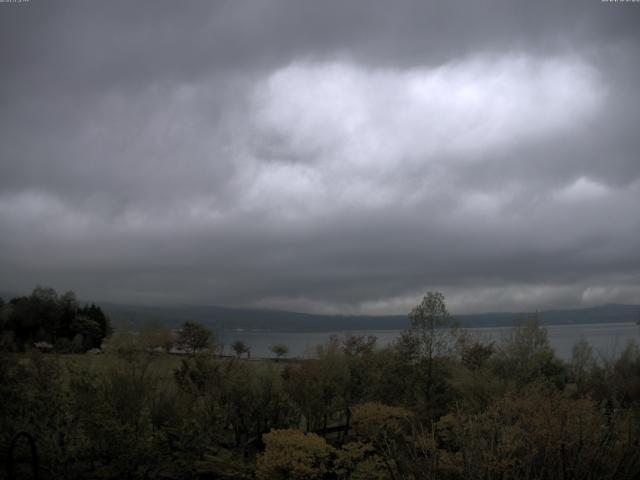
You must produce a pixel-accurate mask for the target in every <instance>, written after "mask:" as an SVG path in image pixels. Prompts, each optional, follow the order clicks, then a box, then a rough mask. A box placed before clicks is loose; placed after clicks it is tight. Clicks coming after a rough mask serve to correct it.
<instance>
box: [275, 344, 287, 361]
mask: <svg viewBox="0 0 640 480" xmlns="http://www.w3.org/2000/svg"><path fill="white" fill-rule="evenodd" d="M271 351H272V352H273V354H274V355H275V356H276V357H277V358H278V360H280V359H281V358H282V357H286V356H287V355H288V354H289V347H287V346H286V345H285V344H283V343H276V344H275V345H272V346H271Z"/></svg>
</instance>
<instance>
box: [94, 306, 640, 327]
mask: <svg viewBox="0 0 640 480" xmlns="http://www.w3.org/2000/svg"><path fill="white" fill-rule="evenodd" d="M101 305H103V308H104V309H105V311H106V312H107V314H108V315H109V316H110V318H111V320H112V322H113V324H114V326H115V327H116V328H118V327H120V326H131V327H132V328H139V327H143V326H149V325H167V326H178V325H180V324H181V323H182V322H184V321H186V320H193V321H197V322H200V323H203V324H206V325H209V326H212V327H215V328H217V329H237V328H242V329H245V330H256V329H259V330H271V331H283V332H285V331H288V332H293V331H295V332H304V331H308V332H314V331H315V332H325V331H341V330H399V329H403V328H405V327H407V326H408V318H407V316H406V315H382V316H373V315H315V314H309V313H297V312H287V311H276V310H252V309H239V308H225V307H216V306H173V307H151V306H132V305H117V304H108V303H107V304H105V303H101ZM528 315H531V312H522V313H517V312H512V313H481V314H471V315H455V314H454V318H455V320H457V321H458V323H459V325H460V326H462V327H497V326H510V325H512V324H513V323H514V321H516V320H518V318H522V317H525V316H528ZM639 315H640V305H613V304H610V305H601V306H597V307H591V308H581V309H572V310H548V311H541V312H538V319H539V320H540V323H541V324H543V325H562V324H571V323H605V322H612V323H613V322H635V321H637V320H638V318H639Z"/></svg>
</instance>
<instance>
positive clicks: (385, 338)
mask: <svg viewBox="0 0 640 480" xmlns="http://www.w3.org/2000/svg"><path fill="white" fill-rule="evenodd" d="M545 328H546V329H547V333H548V336H549V343H550V344H551V346H552V347H553V348H554V350H555V352H556V355H558V356H559V357H560V358H562V359H565V360H568V359H569V358H571V350H572V348H573V345H574V344H575V343H576V342H577V341H579V340H580V339H585V340H586V341H588V342H589V343H590V344H591V346H592V347H593V349H594V352H595V353H596V354H598V355H600V356H602V357H604V358H607V359H611V358H615V357H616V356H618V355H620V353H621V352H622V350H624V348H625V347H626V345H627V344H628V343H629V341H630V340H632V339H633V340H635V341H636V342H637V343H640V326H638V325H636V324H635V323H602V324H573V325H550V326H546V327H545ZM509 329H510V327H495V328H468V329H466V330H468V331H469V332H474V333H477V334H478V335H480V336H481V337H482V338H483V339H485V340H486V341H495V342H497V343H499V342H500V339H501V338H502V335H504V333H505V332H506V331H508V330H509ZM400 332H401V331H400V330H359V331H348V332H345V331H343V332H312V333H295V332H293V333H287V332H269V331H235V330H233V331H229V330H227V331H225V332H224V334H223V338H222V341H223V342H224V343H225V344H226V345H225V353H227V354H229V353H231V349H230V348H229V346H228V345H229V344H230V343H231V342H233V341H234V340H242V341H243V342H245V343H246V344H247V345H249V347H251V355H252V356H253V357H254V358H256V357H263V358H269V357H273V356H274V355H273V353H272V352H271V350H270V348H271V346H272V345H274V344H276V343H282V344H285V345H287V346H288V347H289V355H288V356H289V357H312V356H313V355H314V352H315V346H316V345H319V344H321V343H324V342H326V341H327V339H328V338H329V336H330V335H332V334H335V335H338V336H341V337H342V336H344V335H346V334H348V333H351V334H354V335H375V336H376V337H378V346H384V345H388V344H389V343H391V342H392V341H393V340H394V339H395V338H397V337H398V335H399V334H400Z"/></svg>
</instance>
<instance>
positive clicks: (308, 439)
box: [256, 430, 335, 480]
mask: <svg viewBox="0 0 640 480" xmlns="http://www.w3.org/2000/svg"><path fill="white" fill-rule="evenodd" d="M262 439H263V441H264V444H265V450H264V453H263V454H262V455H260V456H259V457H258V461H257V469H256V474H257V475H256V476H257V478H259V479H265V480H266V479H269V480H277V479H283V480H284V479H288V480H295V479H318V480H320V479H323V478H326V476H327V475H328V474H329V472H330V471H331V459H332V457H333V456H334V455H335V449H334V448H333V447H332V446H331V445H329V444H328V443H327V442H326V441H325V439H324V438H322V437H320V436H318V435H316V434H314V433H306V434H305V433H303V432H301V431H299V430H272V431H271V432H269V433H267V434H265V435H263V436H262Z"/></svg>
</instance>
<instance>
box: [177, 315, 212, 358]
mask: <svg viewBox="0 0 640 480" xmlns="http://www.w3.org/2000/svg"><path fill="white" fill-rule="evenodd" d="M176 346H177V347H178V348H179V349H181V350H184V351H185V352H187V353H190V354H195V353H198V352H202V351H204V350H210V349H214V347H215V337H214V335H213V332H212V331H211V330H209V329H208V328H206V327H204V326H203V325H200V324H199V323H196V322H185V323H184V325H183V326H182V329H181V330H180V333H179V334H178V339H177V342H176Z"/></svg>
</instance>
